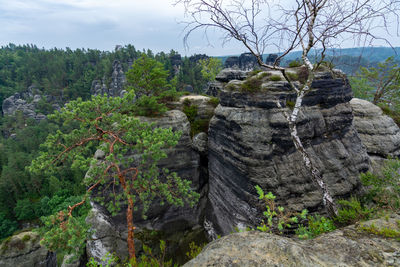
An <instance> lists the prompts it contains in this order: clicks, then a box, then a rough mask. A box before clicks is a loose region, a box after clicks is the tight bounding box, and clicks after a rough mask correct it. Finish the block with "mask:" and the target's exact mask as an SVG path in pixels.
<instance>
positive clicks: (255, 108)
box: [206, 72, 369, 235]
mask: <svg viewBox="0 0 400 267" xmlns="http://www.w3.org/2000/svg"><path fill="white" fill-rule="evenodd" d="M277 74H278V73H275V72H274V73H272V74H271V73H263V72H261V73H259V74H257V77H256V76H255V77H253V78H251V79H253V81H252V83H253V84H255V85H257V84H259V86H260V88H258V89H253V88H250V90H251V91H246V90H249V89H248V87H244V86H243V85H244V83H245V82H243V81H230V82H229V83H228V84H227V85H226V86H225V87H224V89H223V90H222V91H221V92H220V105H219V106H218V107H217V108H216V109H215V115H214V117H213V118H212V119H211V122H210V128H209V132H208V144H209V147H208V156H209V168H208V171H209V195H208V198H209V204H210V206H209V208H207V211H206V217H207V221H206V225H208V227H207V228H208V229H209V232H210V233H213V232H216V233H217V234H222V235H226V234H229V233H230V232H231V231H233V229H234V228H235V227H239V228H241V227H245V226H247V225H250V226H254V225H257V224H259V218H260V215H261V211H262V210H261V209H260V203H259V202H258V195H257V193H256V191H255V189H254V186H255V185H259V186H260V187H261V188H262V189H263V190H264V191H265V192H269V191H271V192H272V193H273V194H274V195H276V196H277V198H276V201H277V202H278V204H279V205H281V206H283V207H285V208H289V209H290V210H294V211H301V210H302V209H308V210H309V211H311V212H314V211H321V210H323V204H322V193H321V191H320V189H319V188H318V187H317V186H316V185H315V184H314V183H313V182H312V180H311V178H310V173H309V171H308V169H307V168H306V167H305V166H304V162H303V159H302V157H301V155H300V154H299V153H298V152H297V151H296V149H295V147H294V145H293V141H292V139H291V137H290V132H289V128H288V123H287V120H286V118H285V117H284V114H283V110H286V111H289V109H290V106H291V105H293V104H294V102H293V101H294V99H295V92H294V91H293V90H291V88H290V87H289V85H288V84H287V83H286V82H284V81H271V80H269V78H268V77H274V78H275V77H276V76H277ZM258 77H259V79H260V81H257V80H254V79H258ZM274 80H276V79H274ZM351 98H352V91H351V88H350V86H349V85H348V82H347V81H346V80H343V78H335V77H332V75H331V74H330V73H319V74H318V75H317V76H316V80H315V81H314V82H313V84H312V91H310V92H309V93H308V94H307V96H306V97H305V98H304V100H303V108H302V110H301V112H300V114H299V118H298V121H297V125H298V134H299V136H300V138H301V140H302V142H303V144H304V146H305V148H306V150H307V151H308V153H309V154H310V155H311V157H312V159H313V161H314V163H315V165H316V167H317V168H318V169H319V170H320V171H321V173H322V177H323V179H324V181H325V182H326V183H327V185H328V188H329V190H330V191H331V194H332V195H333V196H334V198H336V199H340V198H346V197H348V196H350V195H352V194H357V192H358V191H359V190H360V189H361V182H360V179H359V174H360V172H365V171H367V170H368V168H369V157H368V154H367V151H366V150H365V148H364V146H363V145H362V143H361V140H360V138H359V136H358V134H357V132H356V131H355V129H354V127H353V124H352V121H353V115H352V109H351V106H350V104H349V101H350V100H351ZM278 100H279V101H280V102H281V103H282V102H283V103H285V104H286V108H284V109H282V108H278V107H277V101H278ZM212 228H213V229H212ZM210 235H214V234H210Z"/></svg>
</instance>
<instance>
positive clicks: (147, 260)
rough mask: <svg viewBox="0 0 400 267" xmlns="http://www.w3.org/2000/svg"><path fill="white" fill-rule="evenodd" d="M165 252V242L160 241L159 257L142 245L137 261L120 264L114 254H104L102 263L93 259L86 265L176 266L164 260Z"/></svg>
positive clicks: (119, 266)
mask: <svg viewBox="0 0 400 267" xmlns="http://www.w3.org/2000/svg"><path fill="white" fill-rule="evenodd" d="M165 250H166V245H165V241H163V240H160V251H161V253H160V256H159V257H156V256H154V255H153V253H152V251H151V249H150V248H149V247H148V246H146V245H143V252H144V253H143V254H142V255H141V256H140V257H139V259H136V260H135V259H131V260H130V261H129V262H121V260H120V259H119V258H118V257H117V256H116V255H114V254H111V255H110V254H106V255H105V256H104V257H103V258H102V263H101V264H100V263H98V262H96V261H95V260H94V259H93V258H91V259H89V261H88V263H87V264H86V266H87V267H103V266H107V267H109V266H117V267H160V266H163V267H171V266H174V267H175V266H178V265H177V264H173V263H172V260H167V261H166V260H165Z"/></svg>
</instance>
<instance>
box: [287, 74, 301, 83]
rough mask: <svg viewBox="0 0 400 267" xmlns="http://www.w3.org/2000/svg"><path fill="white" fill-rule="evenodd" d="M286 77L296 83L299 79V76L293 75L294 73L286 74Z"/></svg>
mask: <svg viewBox="0 0 400 267" xmlns="http://www.w3.org/2000/svg"><path fill="white" fill-rule="evenodd" d="M286 76H287V77H288V78H289V80H291V81H297V80H298V79H299V75H297V73H294V72H286Z"/></svg>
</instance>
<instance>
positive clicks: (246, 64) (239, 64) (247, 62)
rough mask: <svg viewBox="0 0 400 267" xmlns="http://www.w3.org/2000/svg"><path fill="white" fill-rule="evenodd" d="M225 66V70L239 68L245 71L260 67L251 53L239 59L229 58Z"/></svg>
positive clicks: (242, 55) (244, 54)
mask: <svg viewBox="0 0 400 267" xmlns="http://www.w3.org/2000/svg"><path fill="white" fill-rule="evenodd" d="M224 66H225V68H238V69H241V70H245V71H249V70H253V69H255V68H258V67H259V66H258V62H257V59H256V57H255V56H254V55H253V54H251V53H243V54H241V55H240V56H238V57H236V56H233V57H228V58H227V59H226V60H225V65H224Z"/></svg>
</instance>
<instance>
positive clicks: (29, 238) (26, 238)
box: [21, 235, 31, 242]
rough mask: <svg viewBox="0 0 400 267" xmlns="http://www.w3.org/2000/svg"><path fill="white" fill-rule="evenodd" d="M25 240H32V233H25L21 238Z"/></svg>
mask: <svg viewBox="0 0 400 267" xmlns="http://www.w3.org/2000/svg"><path fill="white" fill-rule="evenodd" d="M21 240H22V241H24V242H28V241H29V240H31V236H30V235H24V236H23V237H22V239H21Z"/></svg>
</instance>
